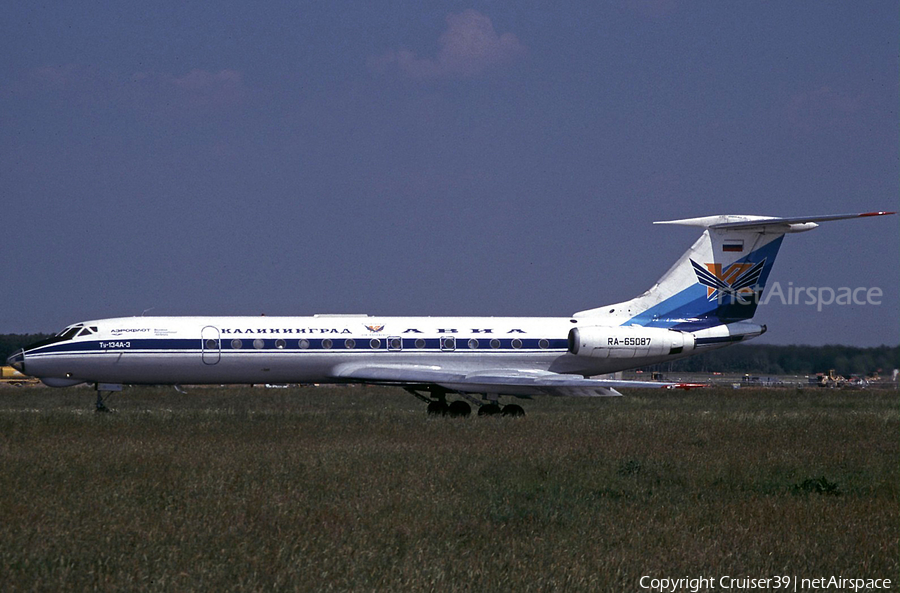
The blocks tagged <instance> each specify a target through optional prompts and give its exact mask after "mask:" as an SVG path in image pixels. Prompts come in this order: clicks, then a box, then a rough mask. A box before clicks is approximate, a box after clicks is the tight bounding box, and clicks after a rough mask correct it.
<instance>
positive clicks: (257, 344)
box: [253, 338, 266, 350]
mask: <svg viewBox="0 0 900 593" xmlns="http://www.w3.org/2000/svg"><path fill="white" fill-rule="evenodd" d="M265 345H266V341H265V340H263V339H262V338H256V339H255V340H253V347H254V348H256V349H257V350H262V349H263V347H264V346H265Z"/></svg>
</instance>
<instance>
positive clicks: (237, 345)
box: [231, 338, 244, 350]
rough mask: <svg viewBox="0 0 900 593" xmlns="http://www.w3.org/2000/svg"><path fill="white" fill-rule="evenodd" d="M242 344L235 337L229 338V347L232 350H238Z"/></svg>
mask: <svg viewBox="0 0 900 593" xmlns="http://www.w3.org/2000/svg"><path fill="white" fill-rule="evenodd" d="M243 345H244V343H243V342H241V341H240V340H239V339H237V338H235V339H233V340H231V348H232V349H233V350H240V349H241V346H243Z"/></svg>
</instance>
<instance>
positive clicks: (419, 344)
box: [416, 338, 425, 349]
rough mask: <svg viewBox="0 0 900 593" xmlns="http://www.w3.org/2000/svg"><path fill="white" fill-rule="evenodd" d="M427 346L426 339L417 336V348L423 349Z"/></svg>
mask: <svg viewBox="0 0 900 593" xmlns="http://www.w3.org/2000/svg"><path fill="white" fill-rule="evenodd" d="M424 347H425V340H423V339H422V338H416V348H419V349H422V348H424Z"/></svg>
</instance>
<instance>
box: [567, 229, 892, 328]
mask: <svg viewBox="0 0 900 593" xmlns="http://www.w3.org/2000/svg"><path fill="white" fill-rule="evenodd" d="M883 214H893V213H891V212H871V213H867V214H837V215H830V216H809V217H796V218H774V217H770V216H749V215H723V216H706V217H702V218H689V219H684V220H672V221H663V222H657V223H654V224H678V225H685V226H698V227H702V228H704V229H705V230H704V231H703V234H702V235H701V236H700V238H699V239H697V241H696V242H695V243H694V244H693V245H692V246H691V248H690V249H688V250H687V251H686V252H685V253H684V254H683V255H682V256H681V257H680V258H679V259H678V261H677V262H675V265H673V266H672V267H671V268H670V269H669V271H667V272H666V273H665V274H664V275H663V276H662V278H660V279H659V280H658V281H657V282H656V284H654V285H653V287H651V288H650V289H649V290H648V291H647V292H645V293H644V294H642V295H640V296H639V297H636V298H634V299H631V300H630V301H625V302H623V303H617V304H615V305H607V306H605V307H598V308H596V309H590V310H588V311H582V312H580V313H576V314H575V317H600V316H602V317H603V318H604V322H605V323H614V324H617V325H640V326H645V327H664V328H671V329H679V330H685V331H696V330H701V329H705V328H708V327H713V326H717V325H722V324H727V323H735V322H738V321H745V320H748V319H751V318H752V317H753V315H754V314H755V313H756V308H757V306H758V304H759V301H760V299H761V298H762V294H763V291H764V290H765V287H766V282H767V281H768V278H769V273H770V272H771V271H772V265H773V264H774V263H775V257H776V256H777V255H778V250H779V248H780V247H781V242H782V240H783V239H784V235H785V234H787V233H799V232H804V231H810V230H813V229H815V228H816V227H818V224H817V222H823V221H830V220H841V219H845V218H860V217H864V216H879V215H883Z"/></svg>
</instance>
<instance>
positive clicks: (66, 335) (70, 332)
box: [57, 325, 81, 340]
mask: <svg viewBox="0 0 900 593" xmlns="http://www.w3.org/2000/svg"><path fill="white" fill-rule="evenodd" d="M80 329H81V326H80V325H75V326H72V327H69V328H66V329H64V330H63V331H61V332H59V334H57V335H58V337H59V338H60V339H61V340H71V339H72V338H74V337H75V336H77V335H78V330H80Z"/></svg>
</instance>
